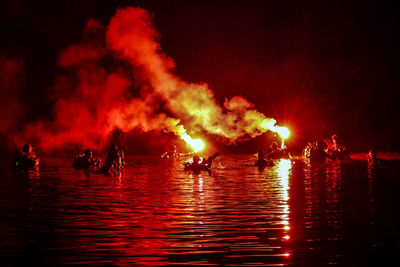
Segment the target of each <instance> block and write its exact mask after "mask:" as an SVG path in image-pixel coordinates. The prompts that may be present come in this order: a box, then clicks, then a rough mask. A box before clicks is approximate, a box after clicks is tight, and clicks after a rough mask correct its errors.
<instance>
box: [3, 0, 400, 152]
mask: <svg viewBox="0 0 400 267" xmlns="http://www.w3.org/2000/svg"><path fill="white" fill-rule="evenodd" d="M306 2H307V3H304V2H303V1H297V2H290V1H151V0H147V1H133V0H132V1H95V0H85V1H75V0H68V1H67V0H65V1H64V0H61V1H20V0H13V1H8V0H5V1H2V2H1V4H0V34H1V42H0V70H1V72H2V73H0V89H1V98H2V99H1V100H0V104H1V105H2V108H1V112H2V113H3V115H2V116H4V117H3V119H2V122H3V124H4V125H6V126H5V127H3V130H2V132H1V134H2V136H3V138H2V139H3V141H2V146H5V143H6V141H4V140H7V135H8V132H9V130H8V129H9V128H12V129H13V130H21V129H23V126H24V125H25V124H26V123H29V122H33V121H36V120H38V119H50V120H51V119H52V116H53V115H54V114H53V112H52V110H53V105H54V101H55V98H56V97H57V96H55V95H54V94H52V88H53V87H54V84H55V79H56V77H57V75H58V74H59V73H60V72H62V70H61V69H60V68H59V66H58V65H57V60H58V58H59V53H60V51H61V50H63V49H65V48H66V47H68V46H69V45H71V44H75V43H79V42H80V41H81V40H82V32H83V29H84V27H85V24H86V22H87V21H88V20H89V19H90V18H94V19H96V20H99V21H100V22H101V23H102V24H103V25H107V24H108V23H109V20H110V17H112V16H113V15H114V14H115V12H116V10H117V8H121V7H126V6H134V7H141V8H143V9H146V10H148V11H149V12H150V13H151V14H152V15H153V20H154V27H155V28H156V30H157V31H158V32H159V42H160V43H161V46H162V49H163V52H164V53H165V54H166V55H167V56H169V57H171V58H173V59H174V60H175V63H176V67H175V73H176V74H177V75H178V76H180V77H182V79H183V80H186V81H192V82H196V83H200V82H204V83H207V84H208V85H209V86H210V88H212V89H213V90H214V93H215V97H216V99H217V100H218V101H219V102H221V103H223V102H224V99H225V98H231V97H233V96H235V95H241V96H243V97H245V98H246V99H247V100H248V101H250V102H252V103H254V104H255V108H256V109H257V110H259V111H261V112H263V113H264V114H266V116H268V117H273V118H275V119H276V120H277V121H278V123H279V124H282V125H287V126H288V127H290V128H291V129H292V132H293V140H292V142H293V144H292V145H293V146H294V147H301V146H302V145H303V144H304V143H305V142H306V141H308V140H314V139H317V138H319V137H321V136H329V135H331V134H333V133H337V134H338V135H340V136H341V137H342V138H343V140H344V142H346V143H347V145H348V146H349V147H350V148H351V149H353V151H366V150H367V149H369V148H371V147H376V148H377V149H378V150H384V151H398V150H399V149H400V141H399V138H398V132H399V130H400V126H399V120H398V115H399V111H398V109H399V104H398V101H399V98H398V96H397V91H398V88H399V85H400V77H399V75H398V73H399V62H400V61H399V60H400V52H399V36H400V35H399V29H400V28H399V16H398V14H399V12H398V11H399V9H398V8H397V6H395V4H394V1H393V2H385V3H383V2H382V1H376V2H368V1H357V2H354V1H351V3H349V1H306ZM5 62H9V63H10V62H11V63H10V64H11V65H10V64H8V65H7V64H6V63H5ZM10 66H11V67H10ZM10 103H14V104H12V105H11V104H10ZM10 105H11V106H10ZM10 108H11V109H12V110H13V111H11V113H13V114H16V117H15V118H14V117H13V115H10V116H9V115H7V114H10Z"/></svg>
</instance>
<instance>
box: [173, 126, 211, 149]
mask: <svg viewBox="0 0 400 267" xmlns="http://www.w3.org/2000/svg"><path fill="white" fill-rule="evenodd" d="M173 132H174V133H175V134H176V135H178V136H179V137H180V138H181V139H182V140H184V141H185V142H186V143H187V144H188V145H189V146H190V147H191V148H192V149H193V152H199V151H201V150H203V149H204V147H205V146H206V145H205V143H204V141H203V140H201V139H200V138H196V139H193V138H192V137H191V136H190V135H188V133H187V132H186V129H185V128H184V127H183V125H180V124H179V125H176V126H175V127H174V129H173Z"/></svg>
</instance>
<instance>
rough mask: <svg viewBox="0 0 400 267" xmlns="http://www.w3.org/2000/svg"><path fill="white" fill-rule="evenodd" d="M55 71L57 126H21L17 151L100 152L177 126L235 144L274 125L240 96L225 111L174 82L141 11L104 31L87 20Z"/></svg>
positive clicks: (122, 14) (195, 89)
mask: <svg viewBox="0 0 400 267" xmlns="http://www.w3.org/2000/svg"><path fill="white" fill-rule="evenodd" d="M58 64H59V66H60V67H62V68H63V69H64V73H63V74H61V75H59V76H58V77H57V78H56V80H55V81H56V83H55V86H54V88H53V92H52V97H53V99H54V100H55V105H54V119H53V120H52V121H37V122H35V123H33V124H30V125H28V126H26V127H25V130H24V133H23V134H20V135H17V137H16V142H17V143H18V144H22V143H24V142H34V143H36V144H37V145H39V146H40V147H41V149H44V150H51V149H57V148H61V147H65V146H68V145H73V146H76V145H81V146H85V147H97V148H99V147H101V146H103V145H104V144H105V142H106V141H107V138H108V137H109V135H110V133H111V132H112V131H113V130H114V129H116V128H117V129H120V130H122V131H124V132H129V131H131V130H137V129H139V130H142V131H145V132H147V131H151V130H164V131H169V132H174V133H176V134H178V133H179V132H180V130H181V128H182V126H181V125H184V126H185V128H186V129H187V131H188V133H189V134H193V133H204V132H207V133H209V134H214V135H219V136H222V137H224V138H226V140H228V141H230V142H235V141H236V140H240V139H241V138H243V137H249V136H250V137H254V136H257V135H259V134H262V133H263V132H265V131H267V130H269V129H271V128H270V127H272V126H273V125H274V124H275V120H273V119H268V118H266V117H265V116H264V115H263V114H261V113H259V112H257V111H256V110H253V109H252V108H253V105H252V104H251V103H249V102H248V101H247V100H245V99H244V98H242V97H240V96H236V97H234V98H232V99H231V100H226V101H225V103H224V106H223V107H222V106H220V105H219V104H218V103H217V101H216V100H215V98H214V94H213V91H212V90H211V89H210V88H208V86H207V85H206V84H191V83H187V82H185V81H183V80H181V79H180V78H179V77H177V76H176V75H175V74H174V73H173V68H174V66H175V63H174V61H173V60H172V59H171V58H168V57H167V56H166V55H164V54H163V53H162V51H161V47H160V44H159V43H158V42H157V32H156V31H155V29H154V28H153V27H152V20H151V16H150V14H149V13H148V12H147V11H146V10H144V9H141V8H126V9H120V10H118V11H117V13H116V14H115V16H114V17H112V18H111V20H110V23H109V25H108V27H107V28H106V29H104V27H103V26H102V25H101V24H100V23H99V22H97V21H95V20H93V19H90V20H89V21H88V23H87V25H86V27H85V30H84V35H83V41H82V42H81V43H80V44H75V45H71V46H69V47H67V48H66V49H65V50H63V51H61V53H60V56H59V61H58ZM167 114H169V115H167ZM170 114H172V115H170Z"/></svg>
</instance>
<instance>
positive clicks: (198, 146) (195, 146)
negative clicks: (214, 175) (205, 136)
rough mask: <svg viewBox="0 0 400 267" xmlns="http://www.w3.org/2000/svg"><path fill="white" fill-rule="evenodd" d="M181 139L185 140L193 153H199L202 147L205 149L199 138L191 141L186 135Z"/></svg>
mask: <svg viewBox="0 0 400 267" xmlns="http://www.w3.org/2000/svg"><path fill="white" fill-rule="evenodd" d="M181 138H182V139H183V140H185V142H186V143H188V144H189V145H190V146H191V148H192V149H193V152H199V151H201V150H203V149H204V147H205V144H204V142H203V140H201V139H199V138H197V139H193V138H192V137H191V136H190V135H188V134H183V135H182V136H181Z"/></svg>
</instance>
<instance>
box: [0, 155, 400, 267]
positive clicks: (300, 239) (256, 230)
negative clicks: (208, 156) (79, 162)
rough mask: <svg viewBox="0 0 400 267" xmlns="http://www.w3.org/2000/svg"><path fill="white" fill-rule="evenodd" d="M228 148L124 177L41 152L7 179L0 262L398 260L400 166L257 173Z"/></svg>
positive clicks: (148, 161) (140, 163) (131, 168)
mask: <svg viewBox="0 0 400 267" xmlns="http://www.w3.org/2000/svg"><path fill="white" fill-rule="evenodd" d="M254 160H255V159H254V158H253V157H252V156H251V155H248V156H222V157H221V159H220V162H219V163H216V164H215V169H214V170H213V171H212V172H211V173H208V172H202V173H201V174H193V173H190V172H186V171H183V170H182V166H181V164H180V162H174V163H166V162H162V161H161V160H160V159H158V158H156V157H132V158H129V159H128V168H127V169H126V170H125V172H124V173H121V175H120V176H118V177H110V176H103V175H98V174H93V173H85V172H83V171H76V170H73V169H72V168H71V167H70V166H71V161H70V160H69V159H61V158H60V159H51V158H42V162H41V169H40V172H39V173H28V174H19V175H16V174H15V173H14V172H13V171H11V170H9V169H8V168H3V171H2V177H1V178H0V212H1V213H0V214H1V219H0V230H1V231H0V265H2V266H15V265H28V266H54V265H60V264H62V265H64V264H82V265H87V264H96V265H116V266H154V265H171V266H176V265H189V266H215V265H218V266H283V265H293V266H324V265H329V264H337V265H340V266H395V265H397V262H398V261H399V259H398V257H397V255H399V249H400V245H399V244H400V241H399V237H400V234H399V233H400V222H399V219H400V216H399V208H398V207H399V203H400V201H399V200H400V197H399V196H400V194H399V188H400V187H399V186H400V179H399V175H398V173H399V170H400V168H399V164H398V163H397V162H395V161H391V162H385V163H382V164H380V165H379V166H377V167H368V166H367V164H366V162H364V161H352V162H331V163H329V164H322V165H316V166H315V165H314V166H310V165H307V164H305V163H304V162H303V161H302V160H293V161H289V160H281V161H277V162H276V166H274V167H271V168H266V169H265V170H263V171H259V170H258V169H257V168H255V167H244V166H241V165H244V164H250V163H252V162H254Z"/></svg>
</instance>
